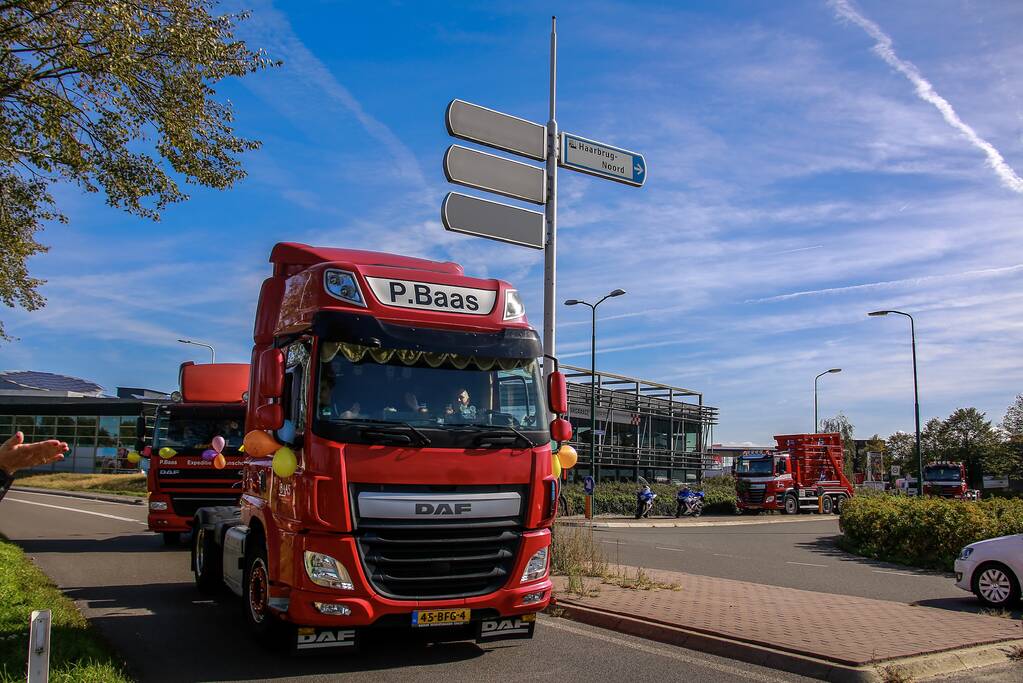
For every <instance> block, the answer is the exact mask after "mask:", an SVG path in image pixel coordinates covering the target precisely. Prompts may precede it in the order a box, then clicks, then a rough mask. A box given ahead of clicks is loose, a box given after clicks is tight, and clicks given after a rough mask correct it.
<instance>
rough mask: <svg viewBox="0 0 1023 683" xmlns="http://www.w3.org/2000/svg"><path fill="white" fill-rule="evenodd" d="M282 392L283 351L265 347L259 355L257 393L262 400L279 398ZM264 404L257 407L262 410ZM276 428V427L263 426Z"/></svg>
mask: <svg viewBox="0 0 1023 683" xmlns="http://www.w3.org/2000/svg"><path fill="white" fill-rule="evenodd" d="M283 393H284V352H283V351H281V350H280V349H267V350H266V351H264V352H263V353H262V354H261V355H260V356H259V395H260V398H261V399H262V400H264V401H265V400H267V399H271V398H280V397H281V394H283ZM264 407H265V406H260V407H259V408H258V409H257V412H258V410H262V409H263V408H264ZM265 429H276V427H265Z"/></svg>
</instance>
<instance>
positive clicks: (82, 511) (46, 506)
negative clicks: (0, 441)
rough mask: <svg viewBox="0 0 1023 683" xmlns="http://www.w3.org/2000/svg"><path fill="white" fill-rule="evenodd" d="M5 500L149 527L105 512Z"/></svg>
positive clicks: (30, 501)
mask: <svg viewBox="0 0 1023 683" xmlns="http://www.w3.org/2000/svg"><path fill="white" fill-rule="evenodd" d="M4 500H9V501H12V502H15V503H25V504H26V505H38V506H39V507H44V508H53V509H54V510H67V511H68V512H80V513H82V514H83V515H95V516H96V517H106V518H108V519H117V520H120V521H122V522H134V523H135V524H141V525H142V526H148V525H147V524H146V523H145V522H140V521H138V520H137V519H132V518H131V517H118V516H117V515H108V514H106V513H104V512H92V511H91V510H80V509H78V508H68V507H64V506H63V505H50V504H49V503H39V502H36V501H34V500H21V499H20V498H11V497H10V496H8V497H7V498H5V499H4Z"/></svg>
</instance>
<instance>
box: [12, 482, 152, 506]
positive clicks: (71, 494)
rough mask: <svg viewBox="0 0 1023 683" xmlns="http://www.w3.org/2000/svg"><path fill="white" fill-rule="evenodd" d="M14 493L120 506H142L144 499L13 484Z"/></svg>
mask: <svg viewBox="0 0 1023 683" xmlns="http://www.w3.org/2000/svg"><path fill="white" fill-rule="evenodd" d="M11 490H12V491H14V492H18V491H24V492H25V493H42V494H46V495H50V496H67V497H68V498H84V499H86V500H99V501H102V502H104V503H120V504H121V505H144V504H145V502H146V499H145V498H136V497H135V496H118V495H114V494H112V493H111V494H104V493H86V492H84V491H63V490H61V489H39V488H35V487H34V486H18V484H17V482H15V484H14V486H12V487H11Z"/></svg>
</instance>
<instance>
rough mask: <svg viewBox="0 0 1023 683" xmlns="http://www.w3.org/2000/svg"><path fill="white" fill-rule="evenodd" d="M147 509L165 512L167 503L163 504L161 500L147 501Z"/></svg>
mask: <svg viewBox="0 0 1023 683" xmlns="http://www.w3.org/2000/svg"><path fill="white" fill-rule="evenodd" d="M149 509H150V510H155V511H156V512H166V511H167V503H165V502H163V501H162V500H151V501H149Z"/></svg>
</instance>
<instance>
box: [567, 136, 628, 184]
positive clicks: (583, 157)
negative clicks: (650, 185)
mask: <svg viewBox="0 0 1023 683" xmlns="http://www.w3.org/2000/svg"><path fill="white" fill-rule="evenodd" d="M558 165H559V166H561V167H562V168H567V169H570V170H573V171H579V172H581V173H589V174H590V175H595V176H598V177H600V178H607V179H608V180H614V181H616V182H619V183H625V184H626V185H634V186H636V187H641V186H642V185H643V183H645V182H646V159H644V158H643V155H642V154H638V153H636V152H630V151H629V150H627V149H620V148H618V147H612V146H611V145H607V144H604V143H603V142H595V141H594V140H587V139H586V138H584V137H580V136H578V135H572V134H570V133H562V134H561V155H560V157H559V159H558Z"/></svg>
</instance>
